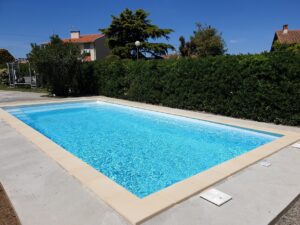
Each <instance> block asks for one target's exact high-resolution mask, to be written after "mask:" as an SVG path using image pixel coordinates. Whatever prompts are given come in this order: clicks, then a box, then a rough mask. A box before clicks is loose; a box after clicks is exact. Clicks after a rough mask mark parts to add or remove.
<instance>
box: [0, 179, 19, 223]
mask: <svg viewBox="0 0 300 225" xmlns="http://www.w3.org/2000/svg"><path fill="white" fill-rule="evenodd" d="M0 225H21V224H20V223H19V220H18V218H17V216H16V214H15V211H14V210H13V208H12V206H11V204H10V202H9V200H8V198H7V196H6V194H5V192H4V190H3V188H2V185H1V184H0Z"/></svg>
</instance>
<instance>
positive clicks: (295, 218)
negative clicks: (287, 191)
mask: <svg viewBox="0 0 300 225" xmlns="http://www.w3.org/2000/svg"><path fill="white" fill-rule="evenodd" d="M274 225H300V196H299V197H298V198H297V199H296V201H294V202H293V203H292V204H291V205H290V206H289V207H288V209H287V211H286V212H284V214H283V215H282V216H281V217H280V218H279V220H278V221H277V222H276V223H274Z"/></svg>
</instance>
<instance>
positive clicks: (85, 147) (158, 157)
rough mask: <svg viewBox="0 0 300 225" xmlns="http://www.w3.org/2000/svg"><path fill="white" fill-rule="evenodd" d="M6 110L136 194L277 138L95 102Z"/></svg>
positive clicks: (141, 194) (140, 194)
mask: <svg viewBox="0 0 300 225" xmlns="http://www.w3.org/2000/svg"><path fill="white" fill-rule="evenodd" d="M6 110H7V111H8V112H10V113H11V114H13V115H14V116H16V117H17V118H19V119H20V120H22V121H23V122H25V123H26V124H28V125H29V126H31V127H33V128H34V129H36V130H37V131H39V132H40V133H42V134H44V135H45V136H47V137H48V138H50V139H51V140H53V141H54V142H56V143H57V144H59V145H60V146H62V147H63V148H64V149H66V150H67V151H69V152H70V153H72V154H73V155H75V156H77V157H78V158H80V159H82V160H83V161H84V162H86V163H87V164H89V165H91V166H92V167H93V168H95V169H96V170H98V171H100V172H101V173H102V174H104V175H106V176H107V177H109V178H110V179H111V180H114V181H115V182H116V183H118V184H119V185H121V186H123V187H124V188H126V189H127V190H128V191H130V192H131V193H133V194H135V195H136V196H138V197H139V198H144V197H146V196H148V195H150V194H152V193H155V192H157V191H159V190H162V189H164V188H166V187H168V186H171V185H172V184H175V183H177V182H179V181H182V180H184V179H186V178H188V177H191V176H193V175H195V174H198V173H200V172H202V171H205V170H208V169H209V168H211V167H213V166H215V165H218V164H221V163H222V162H224V161H227V160H230V159H232V158H235V157H237V156H239V155H241V154H244V153H246V152H248V151H250V150H252V149H254V148H257V147H259V146H261V145H264V144H266V143H269V142H271V141H273V140H276V139H278V138H279V137H280V135H276V134H271V133H266V132H259V131H254V130H249V129H242V128H237V127H232V126H228V125H222V124H217V123H212V122H206V121H202V120H195V119H189V118H185V117H180V116H172V115H169V114H164V113H158V112H153V111H148V110H142V109H137V108H132V107H127V106H122V105H116V104H110V103H104V102H96V101H94V102H77V103H62V104H47V105H36V106H26V107H13V108H6Z"/></svg>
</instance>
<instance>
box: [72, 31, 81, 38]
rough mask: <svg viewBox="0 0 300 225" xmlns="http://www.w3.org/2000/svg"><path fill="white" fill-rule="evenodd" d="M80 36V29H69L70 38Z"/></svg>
mask: <svg viewBox="0 0 300 225" xmlns="http://www.w3.org/2000/svg"><path fill="white" fill-rule="evenodd" d="M78 38H80V31H79V30H78V31H71V39H78Z"/></svg>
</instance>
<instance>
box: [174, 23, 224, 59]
mask: <svg viewBox="0 0 300 225" xmlns="http://www.w3.org/2000/svg"><path fill="white" fill-rule="evenodd" d="M196 27H197V30H196V31H194V34H193V36H191V37H190V41H188V42H186V41H185V39H184V37H182V36H181V37H180V38H179V41H180V47H179V51H180V53H181V55H182V56H199V57H206V56H216V55H223V54H224V53H225V52H226V49H225V42H224V40H223V38H222V34H221V33H219V32H218V30H217V29H216V28H213V27H211V26H206V25H202V24H201V23H197V24H196Z"/></svg>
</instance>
